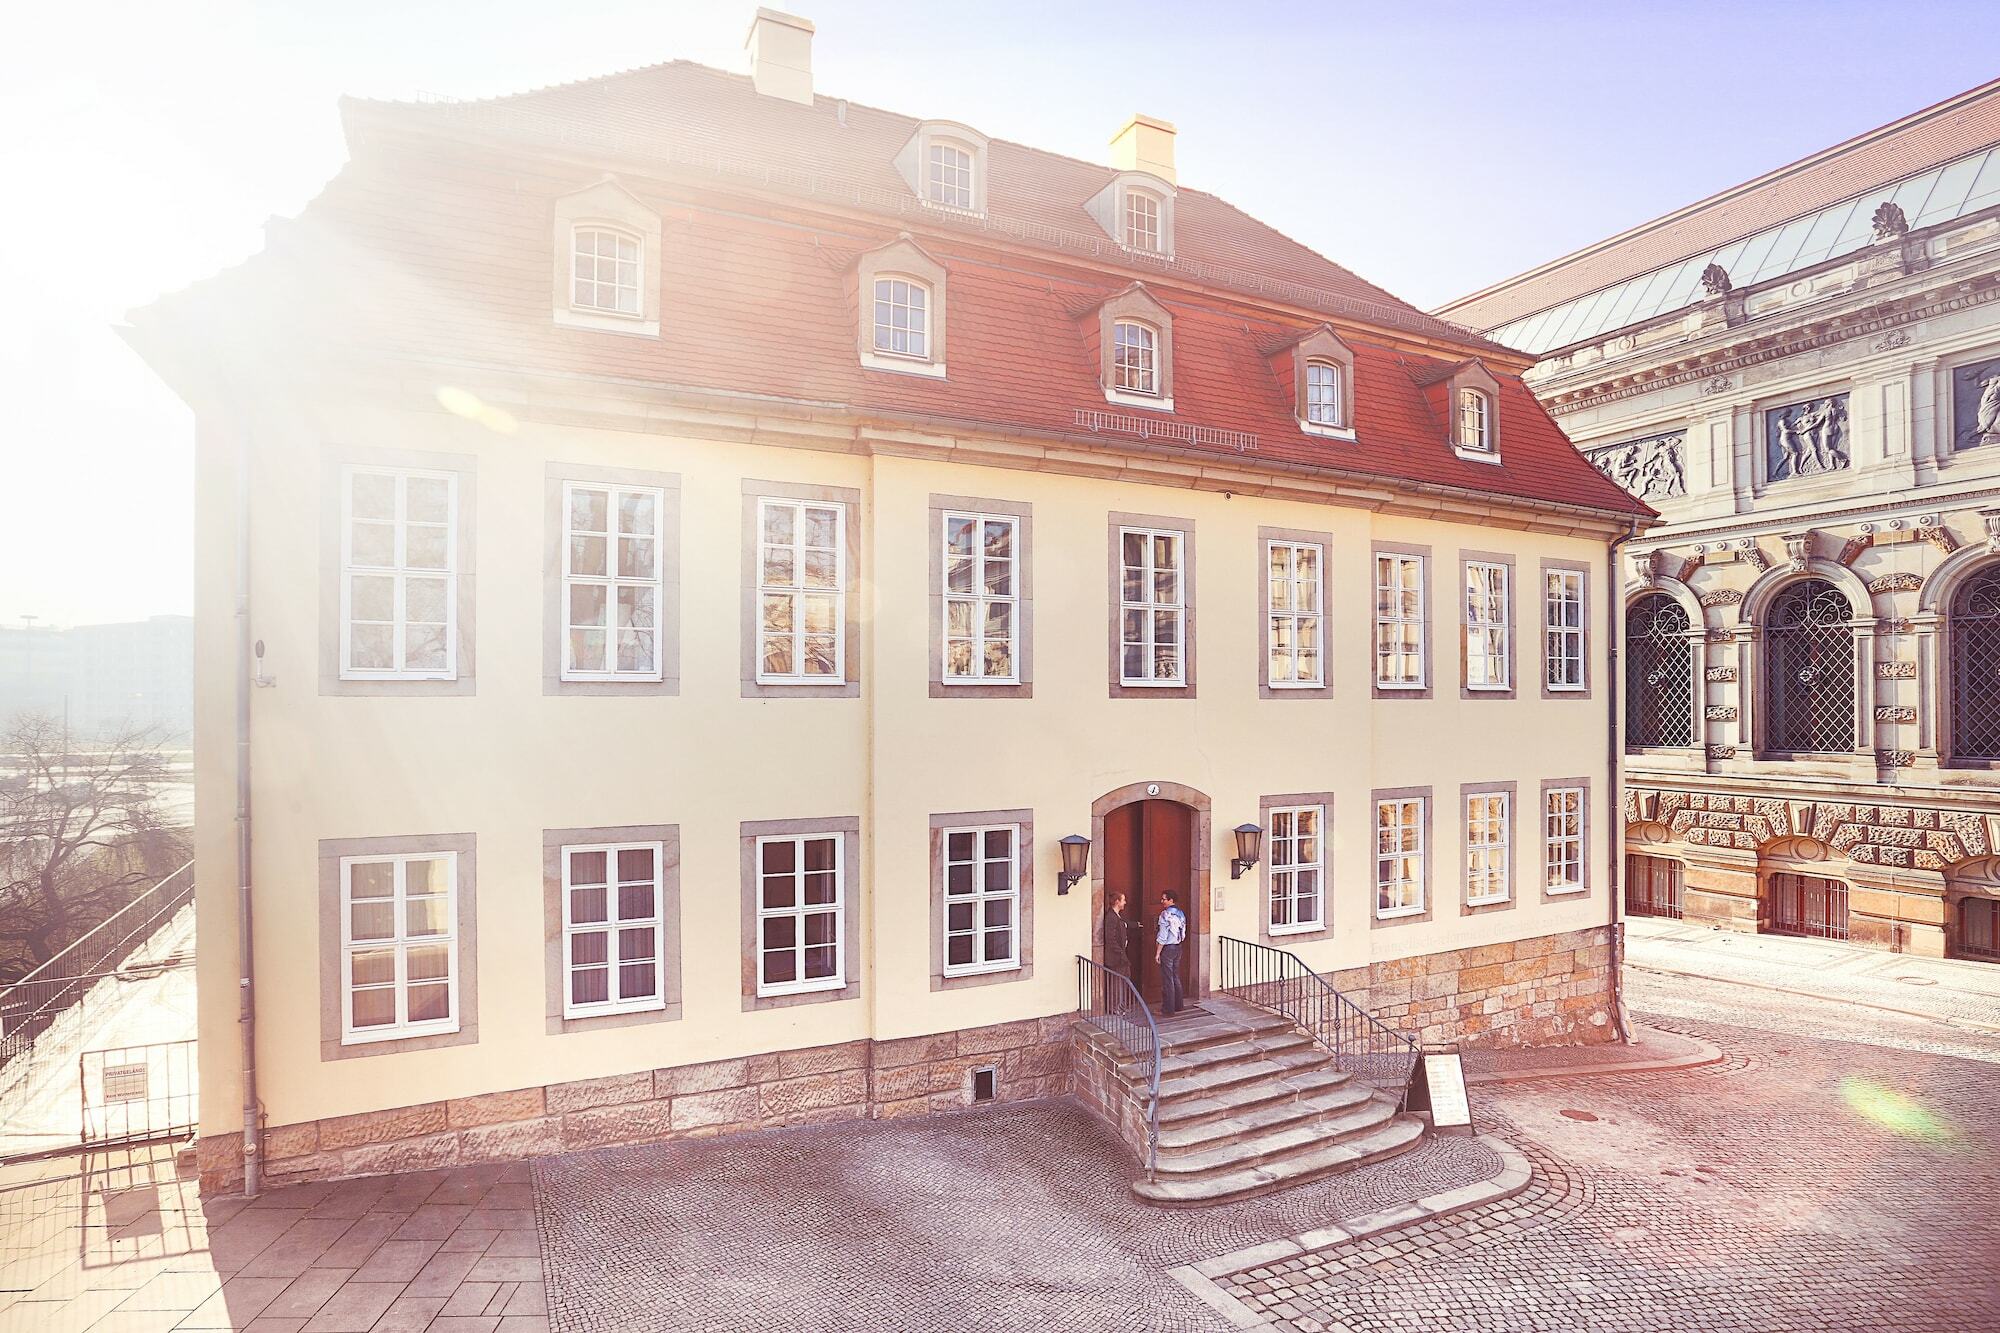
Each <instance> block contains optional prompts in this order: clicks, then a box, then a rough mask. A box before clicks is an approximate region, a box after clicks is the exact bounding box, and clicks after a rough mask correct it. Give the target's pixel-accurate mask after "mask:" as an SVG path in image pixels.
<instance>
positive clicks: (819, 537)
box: [757, 497, 847, 685]
mask: <svg viewBox="0 0 2000 1333" xmlns="http://www.w3.org/2000/svg"><path fill="white" fill-rule="evenodd" d="M757 607H758V612H757V614H758V625H759V629H758V641H757V679H758V680H759V681H761V682H766V683H773V684H781V685H782V684H801V683H804V684H812V683H816V682H833V681H840V680H844V679H846V674H845V673H846V670H847V645H846V637H847V636H846V630H845V624H846V618H847V510H846V507H845V506H843V505H838V504H815V503H813V502H811V501H806V500H775V499H771V498H769V497H766V498H764V499H760V500H759V501H758V502H757Z"/></svg>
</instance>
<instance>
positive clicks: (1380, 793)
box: [1368, 786, 1462, 930]
mask: <svg viewBox="0 0 2000 1333" xmlns="http://www.w3.org/2000/svg"><path fill="white" fill-rule="evenodd" d="M1409 800H1420V801H1422V802H1423V803H1424V809H1423V819H1422V822H1421V823H1420V824H1419V825H1418V827H1419V828H1421V829H1422V830H1423V835H1424V842H1423V847H1424V877H1423V888H1424V910H1423V911H1421V912H1410V913H1407V914H1404V915H1402V916H1388V917H1385V916H1383V915H1382V914H1381V910H1380V909H1381V897H1380V881H1379V880H1378V879H1377V878H1376V873H1377V872H1376V859H1375V858H1376V856H1377V855H1378V854H1379V844H1378V843H1377V841H1376V840H1377V838H1378V836H1379V834H1380V827H1379V824H1378V820H1379V818H1380V810H1379V807H1380V805H1381V803H1382V802H1383V801H1409ZM1436 827H1437V801H1436V800H1434V799H1433V798H1432V796H1431V789H1430V788H1429V787H1428V786H1424V787H1377V788H1375V789H1374V790H1373V791H1371V792H1369V793H1368V928H1369V929H1370V930H1389V929H1393V928H1394V927H1396V926H1410V925H1416V924H1418V923H1420V922H1427V921H1429V920H1431V918H1432V917H1433V916H1434V915H1435V914H1436V912H1437V893H1436V892H1435V887H1436V886H1435V885H1434V884H1433V883H1432V880H1434V879H1435V878H1436V875H1435V874H1434V873H1433V872H1434V871H1435V869H1436V867H1437V838H1436V833H1435V830H1436ZM1461 896H1462V894H1461Z"/></svg>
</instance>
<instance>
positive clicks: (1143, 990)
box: [1104, 801, 1202, 1004]
mask: <svg viewBox="0 0 2000 1333" xmlns="http://www.w3.org/2000/svg"><path fill="white" fill-rule="evenodd" d="M1194 830H1195V817H1194V811H1193V810H1191V809H1189V808H1188V807H1187V806H1185V805H1182V804H1180V803H1179V802H1178V801H1135V802H1133V803H1132V804H1131V805H1121V806H1119V807H1118V808H1117V809H1116V810H1113V811H1112V812H1111V813H1110V814H1108V815H1106V816H1105V817H1104V901H1105V902H1106V903H1109V902H1111V901H1112V899H1113V898H1115V897H1116V896H1117V895H1118V894H1119V893H1120V892H1123V893H1124V894H1125V896H1126V907H1125V911H1126V914H1127V915H1128V916H1135V917H1137V918H1138V920H1139V932H1138V939H1137V941H1136V947H1135V948H1134V949H1133V951H1132V980H1133V982H1134V983H1136V984H1137V985H1138V987H1139V993H1140V994H1142V995H1144V996H1145V997H1146V999H1147V1000H1148V1001H1150V1002H1151V1003H1153V1004H1158V1003H1159V1002H1160V970H1159V968H1158V966H1157V965H1156V964H1155V963H1154V962H1153V944H1154V941H1155V940H1156V939H1158V937H1159V921H1160V907H1161V905H1162V903H1161V895H1162V894H1163V893H1164V892H1166V891H1167V890H1169V889H1171V890H1173V891H1174V893H1175V894H1176V895H1178V897H1179V900H1180V905H1181V910H1182V911H1184V912H1186V913H1187V915H1188V931H1187V934H1188V938H1187V947H1185V948H1183V949H1182V950H1181V988H1182V993H1183V994H1184V995H1185V996H1186V998H1187V999H1188V1000H1190V1001H1192V1000H1193V999H1194V997H1195V986H1196V984H1197V981H1198V979H1199V968H1198V966H1197V954H1198V952H1199V950H1198V949H1197V948H1196V936H1197V935H1198V933H1199V932H1200V931H1201V929H1202V924H1201V921H1200V919H1199V911H1200V904H1199V903H1197V902H1196V901H1195V897H1196V895H1195V893H1194V888H1195V884H1194Z"/></svg>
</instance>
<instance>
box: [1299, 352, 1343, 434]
mask: <svg viewBox="0 0 2000 1333" xmlns="http://www.w3.org/2000/svg"><path fill="white" fill-rule="evenodd" d="M1340 381H1341V374H1340V367H1339V366H1336V365H1334V364H1333V362H1331V361H1308V362H1306V424H1308V425H1312V426H1332V427H1335V428H1338V427H1341V426H1345V425H1346V424H1347V421H1346V417H1347V395H1346V391H1345V390H1344V389H1343V388H1342V387H1341V383H1340Z"/></svg>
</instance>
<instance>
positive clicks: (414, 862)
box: [340, 852, 458, 1045]
mask: <svg viewBox="0 0 2000 1333" xmlns="http://www.w3.org/2000/svg"><path fill="white" fill-rule="evenodd" d="M456 1031H458V853H456V852H413V853H406V854H402V855H391V856H343V857H342V858H341V859H340V1039H341V1042H342V1043H343V1044H346V1045H354V1044H356V1043H360V1042H370V1041H391V1040H395V1039H397V1038H401V1037H423V1036H433V1035H436V1034H438V1033H447V1032H456Z"/></svg>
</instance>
